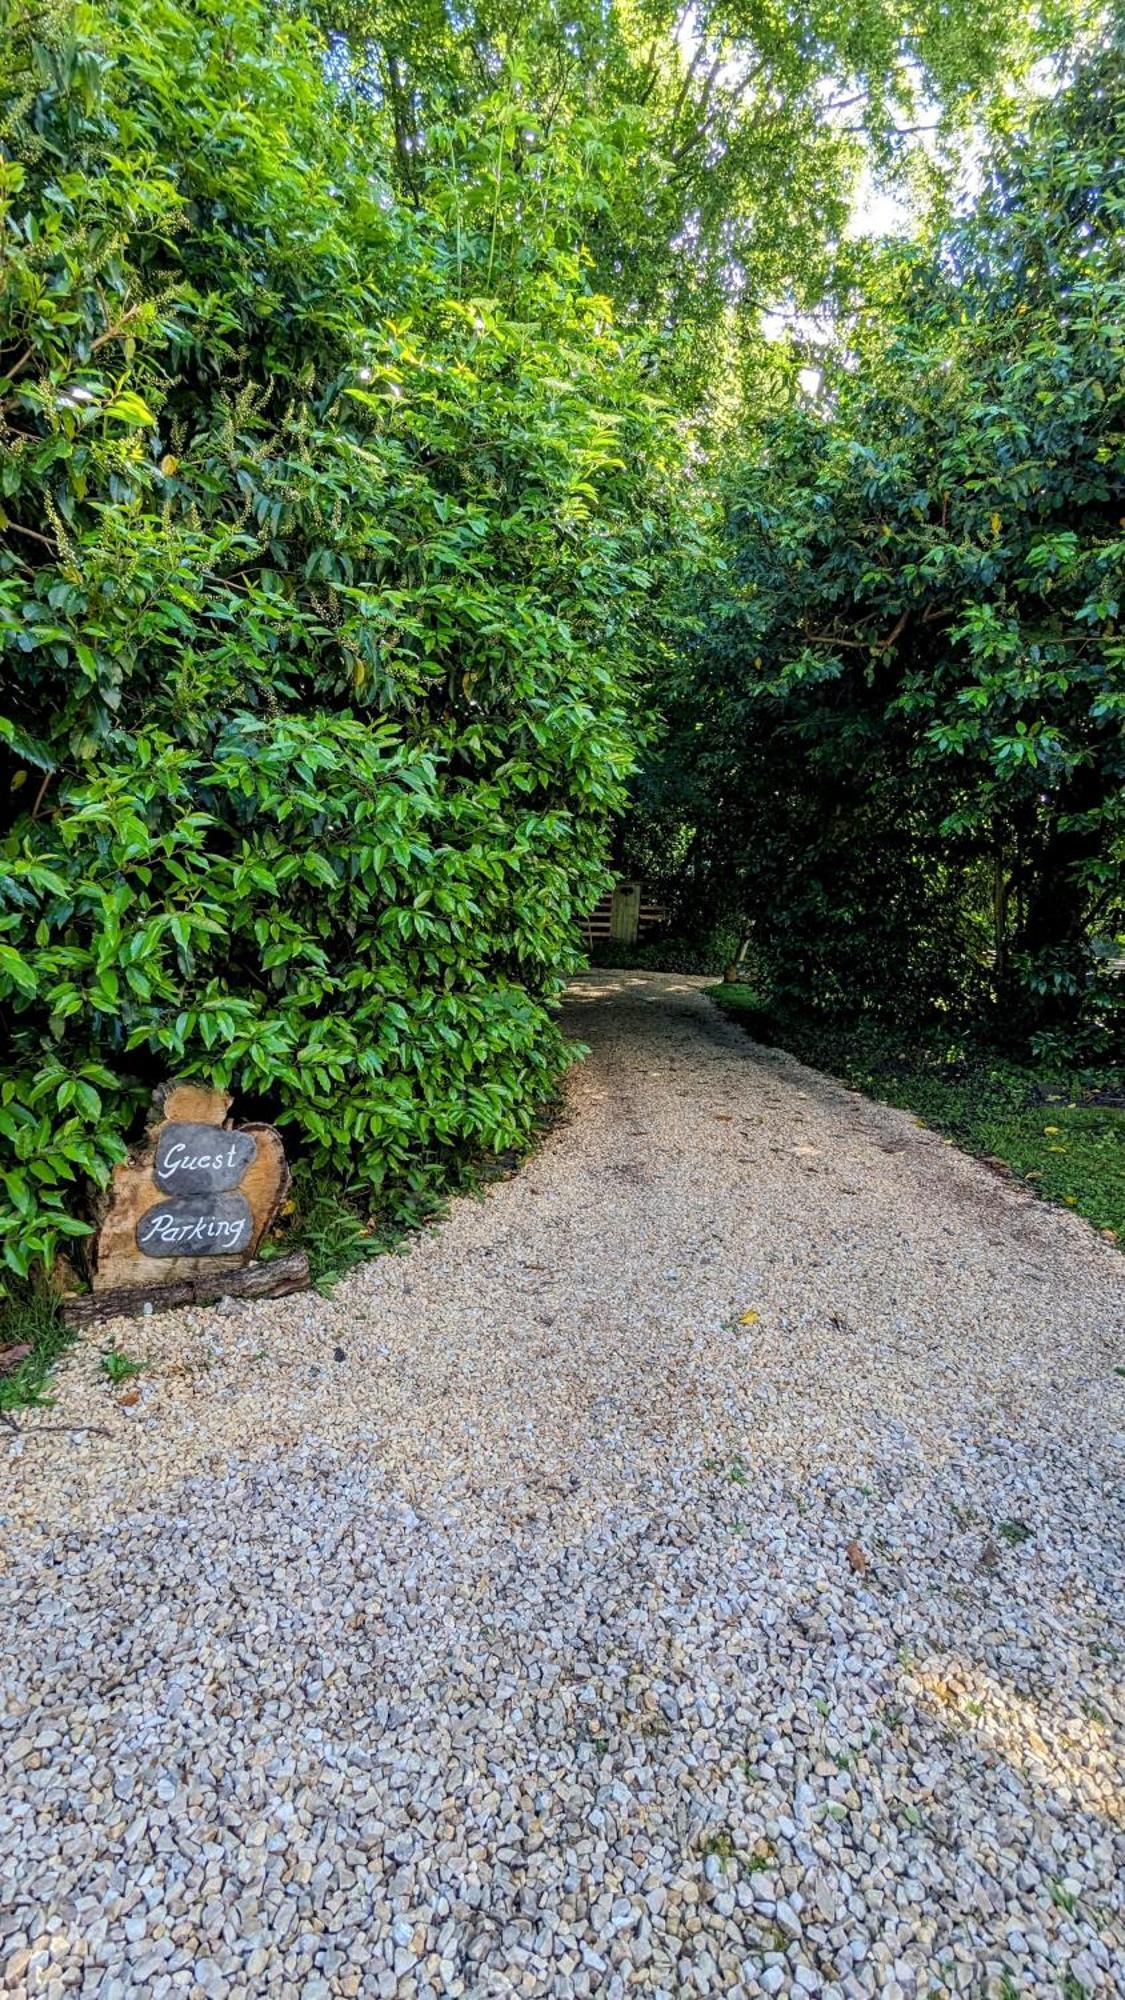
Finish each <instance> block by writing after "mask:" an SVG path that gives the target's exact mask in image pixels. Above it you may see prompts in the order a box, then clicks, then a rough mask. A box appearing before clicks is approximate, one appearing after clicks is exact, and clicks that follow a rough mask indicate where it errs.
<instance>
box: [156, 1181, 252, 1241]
mask: <svg viewBox="0 0 1125 2000" xmlns="http://www.w3.org/2000/svg"><path fill="white" fill-rule="evenodd" d="M253 1234H254V1215H253V1210H252V1209H251V1207H250V1203H249V1202H248V1201H247V1199H246V1196H245V1195H244V1194H182V1195H173V1196H172V1197H171V1198H170V1199H169V1200H168V1201H160V1202H157V1204H156V1206H155V1208H149V1209H146V1211H145V1213H144V1214H143V1215H142V1216H141V1219H140V1221H139V1222H138V1224H137V1248H138V1250H143V1251H144V1254H145V1256H146V1257H234V1256H237V1255H238V1254H239V1252H240V1251H242V1250H245V1249H246V1248H247V1246H248V1244H249V1242H250V1238H251V1237H252V1236H253Z"/></svg>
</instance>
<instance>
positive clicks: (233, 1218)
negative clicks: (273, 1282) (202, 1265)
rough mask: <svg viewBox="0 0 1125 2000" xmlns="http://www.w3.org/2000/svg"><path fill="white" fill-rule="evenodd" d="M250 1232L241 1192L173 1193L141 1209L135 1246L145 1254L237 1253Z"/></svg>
mask: <svg viewBox="0 0 1125 2000" xmlns="http://www.w3.org/2000/svg"><path fill="white" fill-rule="evenodd" d="M189 1129H190V1128H189ZM200 1129H206V1128H200ZM212 1129H213V1128H212ZM227 1136H228V1135H227V1134H226V1133H224V1134H223V1137H224V1138H226V1137H227ZM231 1136H233V1135H231ZM253 1234H254V1216H253V1211H252V1210H251V1207H250V1203H249V1202H248V1201H247V1199H246V1196H245V1195H244V1194H188V1195H178V1196H175V1195H174V1196H172V1197H171V1198H169V1199H166V1200H164V1201H158V1202H157V1203H156V1205H155V1207H153V1208H147V1209H146V1210H145V1212H144V1214H143V1215H142V1216H141V1218H140V1221H139V1222H138V1223H137V1248H138V1250H141V1251H143V1252H144V1255H145V1256H146V1257H237V1256H238V1255H239V1253H240V1252H241V1251H243V1250H245V1249H246V1247H247V1245H248V1243H249V1242H250V1240H251V1238H252V1236H253Z"/></svg>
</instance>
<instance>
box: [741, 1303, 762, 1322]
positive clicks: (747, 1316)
mask: <svg viewBox="0 0 1125 2000" xmlns="http://www.w3.org/2000/svg"><path fill="white" fill-rule="evenodd" d="M761 1317H762V1315H761V1313H759V1312H755V1311H754V1308H753V1307H752V1306H751V1308H750V1311H749V1312H744V1313H740V1314H739V1317H738V1324H739V1326H757V1324H758V1321H759V1320H760V1319H761Z"/></svg>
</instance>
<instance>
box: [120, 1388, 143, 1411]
mask: <svg viewBox="0 0 1125 2000" xmlns="http://www.w3.org/2000/svg"><path fill="white" fill-rule="evenodd" d="M140 1400H141V1392H140V1390H139V1389H126V1391H125V1394H124V1395H123V1396H119V1397H118V1398H117V1402H118V1407H119V1408H120V1409H122V1410H131V1409H132V1407H133V1404H134V1403H139V1402H140Z"/></svg>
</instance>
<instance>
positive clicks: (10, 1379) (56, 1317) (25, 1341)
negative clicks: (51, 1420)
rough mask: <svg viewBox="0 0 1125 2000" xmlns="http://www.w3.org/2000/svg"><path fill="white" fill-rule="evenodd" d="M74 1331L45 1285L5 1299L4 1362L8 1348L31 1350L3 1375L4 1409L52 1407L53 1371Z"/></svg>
mask: <svg viewBox="0 0 1125 2000" xmlns="http://www.w3.org/2000/svg"><path fill="white" fill-rule="evenodd" d="M73 1339H74V1334H73V1333H72V1332H71V1331H70V1329H69V1328H68V1327H65V1326H64V1325H63V1322H62V1316H61V1314H60V1312H59V1305H58V1300H57V1299H56V1297H55V1295H54V1293H53V1292H50V1291H48V1290H47V1289H46V1288H45V1287H42V1286H34V1287H31V1286H28V1287H26V1288H25V1289H23V1290H21V1291H20V1292H19V1293H18V1294H17V1295H16V1296H15V1297H13V1298H11V1299H8V1300H5V1301H4V1303H3V1308H2V1310H0V1364H2V1362H3V1356H4V1352H5V1350H8V1351H10V1350H11V1349H12V1348H13V1347H24V1346H26V1347H29V1348H30V1349H31V1352H30V1353H29V1354H28V1355H27V1356H26V1357H25V1359H24V1360H22V1361H21V1362H20V1363H19V1366H18V1367H16V1368H13V1369H12V1370H11V1371H10V1372H5V1373H3V1374H0V1410H29V1409H36V1408H38V1409H49V1408H50V1405H51V1398H50V1396H49V1394H48V1393H47V1392H48V1388H49V1385H50V1379H51V1370H52V1369H53V1367H54V1365H55V1363H56V1361H57V1360H58V1358H59V1356H60V1354H61V1353H62V1352H63V1350H64V1348H67V1347H69V1346H70V1344H71V1341H72V1340H73Z"/></svg>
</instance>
